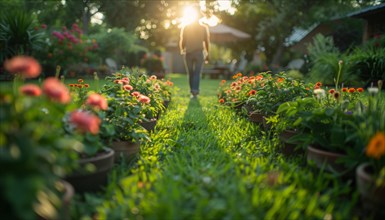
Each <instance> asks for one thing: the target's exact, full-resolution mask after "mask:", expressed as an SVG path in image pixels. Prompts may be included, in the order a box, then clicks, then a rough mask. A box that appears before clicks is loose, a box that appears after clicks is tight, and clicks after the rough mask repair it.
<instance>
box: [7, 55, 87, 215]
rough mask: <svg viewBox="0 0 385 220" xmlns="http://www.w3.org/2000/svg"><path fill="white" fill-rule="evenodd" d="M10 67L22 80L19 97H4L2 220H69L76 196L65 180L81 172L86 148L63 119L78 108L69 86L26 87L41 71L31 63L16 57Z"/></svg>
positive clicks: (16, 92)
mask: <svg viewBox="0 0 385 220" xmlns="http://www.w3.org/2000/svg"><path fill="white" fill-rule="evenodd" d="M4 66H5V68H6V70H7V71H9V72H11V73H13V74H16V77H15V82H14V88H13V91H12V90H7V89H2V90H1V92H0V120H1V125H0V140H1V146H2V147H1V153H0V165H1V167H2V169H1V171H0V179H1V183H0V190H1V192H2V197H1V203H2V206H1V208H0V209H1V216H2V217H1V218H2V219H34V218H36V217H37V216H39V217H41V218H44V219H58V218H65V216H67V215H68V213H66V212H65V211H63V210H64V209H65V206H66V205H68V202H70V198H71V192H73V190H72V187H71V186H70V185H68V184H66V183H63V182H62V179H63V178H64V177H65V176H66V175H67V174H68V173H70V172H71V171H72V170H73V169H75V168H76V166H77V163H76V162H77V159H78V154H77V153H76V150H77V148H81V147H82V143H81V142H79V141H78V140H77V139H75V138H73V137H71V136H69V135H67V134H66V133H65V131H64V129H63V121H62V120H61V118H63V117H64V115H65V113H66V112H67V111H68V110H71V109H73V108H74V106H73V105H71V104H69V101H70V96H69V92H68V90H67V89H66V88H65V86H64V85H63V84H57V85H58V86H56V87H55V91H52V90H50V89H49V88H48V87H49V84H50V81H49V80H48V79H47V80H48V81H47V80H45V81H43V86H42V87H40V86H39V85H36V84H24V83H23V82H22V79H24V78H34V77H36V76H38V75H39V74H40V71H41V67H40V65H39V63H38V62H37V61H36V60H34V59H33V58H31V57H24V56H21V57H15V58H12V59H10V60H7V61H6V63H5V64H4ZM19 85H20V86H19ZM64 189H65V190H64ZM68 193H69V196H70V197H68ZM61 198H62V199H61Z"/></svg>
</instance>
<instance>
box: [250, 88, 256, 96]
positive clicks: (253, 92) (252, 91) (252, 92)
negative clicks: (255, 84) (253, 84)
mask: <svg viewBox="0 0 385 220" xmlns="http://www.w3.org/2000/svg"><path fill="white" fill-rule="evenodd" d="M255 94H257V91H255V90H254V89H253V90H251V91H250V92H249V95H255Z"/></svg>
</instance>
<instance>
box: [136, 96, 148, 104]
mask: <svg viewBox="0 0 385 220" xmlns="http://www.w3.org/2000/svg"><path fill="white" fill-rule="evenodd" d="M138 101H139V102H141V103H145V104H149V103H150V102H151V99H150V98H149V97H147V96H145V95H139V97H138Z"/></svg>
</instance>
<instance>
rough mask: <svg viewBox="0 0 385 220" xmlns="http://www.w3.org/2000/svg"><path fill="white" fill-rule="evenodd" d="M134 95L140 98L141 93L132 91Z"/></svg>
mask: <svg viewBox="0 0 385 220" xmlns="http://www.w3.org/2000/svg"><path fill="white" fill-rule="evenodd" d="M131 95H132V96H135V97H136V98H138V97H139V96H140V93H139V92H133V93H131Z"/></svg>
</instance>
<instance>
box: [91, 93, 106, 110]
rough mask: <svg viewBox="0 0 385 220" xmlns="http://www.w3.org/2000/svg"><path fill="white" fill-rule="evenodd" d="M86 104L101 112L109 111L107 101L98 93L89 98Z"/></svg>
mask: <svg viewBox="0 0 385 220" xmlns="http://www.w3.org/2000/svg"><path fill="white" fill-rule="evenodd" d="M86 104H87V105H90V106H93V107H95V108H98V109H101V110H107V109H108V103H107V99H106V98H104V97H103V96H101V95H99V94H97V93H94V94H91V95H90V96H88V98H87V101H86Z"/></svg>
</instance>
